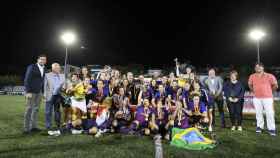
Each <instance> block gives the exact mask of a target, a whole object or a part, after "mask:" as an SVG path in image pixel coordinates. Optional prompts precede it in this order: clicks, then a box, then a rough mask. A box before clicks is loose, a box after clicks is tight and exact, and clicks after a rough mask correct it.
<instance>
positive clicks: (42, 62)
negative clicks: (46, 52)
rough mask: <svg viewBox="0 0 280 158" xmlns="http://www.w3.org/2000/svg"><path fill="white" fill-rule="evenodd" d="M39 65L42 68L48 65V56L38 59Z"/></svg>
mask: <svg viewBox="0 0 280 158" xmlns="http://www.w3.org/2000/svg"><path fill="white" fill-rule="evenodd" d="M37 63H38V64H39V65H41V66H43V65H45V64H46V63H47V57H46V56H40V57H38V59H37Z"/></svg>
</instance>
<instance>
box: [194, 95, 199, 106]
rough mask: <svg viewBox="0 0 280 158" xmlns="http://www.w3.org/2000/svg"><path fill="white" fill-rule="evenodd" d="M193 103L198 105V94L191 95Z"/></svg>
mask: <svg viewBox="0 0 280 158" xmlns="http://www.w3.org/2000/svg"><path fill="white" fill-rule="evenodd" d="M193 103H194V105H198V104H199V96H194V97H193Z"/></svg>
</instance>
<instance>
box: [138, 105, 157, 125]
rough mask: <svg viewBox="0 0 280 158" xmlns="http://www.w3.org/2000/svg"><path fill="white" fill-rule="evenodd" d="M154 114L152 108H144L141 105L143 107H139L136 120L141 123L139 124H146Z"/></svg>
mask: <svg viewBox="0 0 280 158" xmlns="http://www.w3.org/2000/svg"><path fill="white" fill-rule="evenodd" d="M152 113H153V110H152V109H151V108H149V107H148V108H144V106H143V105H141V106H139V107H137V109H136V116H135V119H136V120H137V121H139V123H144V122H146V121H147V120H146V119H149V118H150V116H151V115H152ZM144 114H148V117H147V118H146V117H145V116H144Z"/></svg>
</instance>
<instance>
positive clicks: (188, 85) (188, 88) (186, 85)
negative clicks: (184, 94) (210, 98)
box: [184, 82, 191, 91]
mask: <svg viewBox="0 0 280 158" xmlns="http://www.w3.org/2000/svg"><path fill="white" fill-rule="evenodd" d="M190 88H191V85H190V84H189V83H188V82H186V84H185V87H184V89H185V90H186V91H189V90H190Z"/></svg>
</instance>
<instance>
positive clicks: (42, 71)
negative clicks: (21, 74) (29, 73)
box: [37, 63, 44, 77]
mask: <svg viewBox="0 0 280 158" xmlns="http://www.w3.org/2000/svg"><path fill="white" fill-rule="evenodd" d="M37 65H38V67H39V70H40V73H41V76H42V77H43V76H44V66H41V65H40V64H38V63H37Z"/></svg>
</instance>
